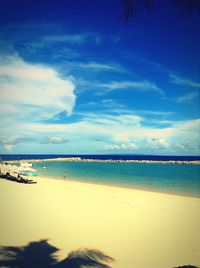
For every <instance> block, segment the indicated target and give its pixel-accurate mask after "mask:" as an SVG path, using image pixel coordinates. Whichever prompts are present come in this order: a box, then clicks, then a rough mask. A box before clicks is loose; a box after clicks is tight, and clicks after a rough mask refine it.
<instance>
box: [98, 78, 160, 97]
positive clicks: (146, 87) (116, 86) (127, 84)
mask: <svg viewBox="0 0 200 268" xmlns="http://www.w3.org/2000/svg"><path fill="white" fill-rule="evenodd" d="M98 86H99V87H101V88H105V89H106V90H107V91H111V90H121V89H130V90H138V91H144V92H145V91H156V92H157V93H159V94H164V91H163V90H162V89H160V88H159V87H158V86H157V85H156V84H154V83H151V82H149V81H147V80H142V81H120V82H119V81H113V82H111V83H106V84H99V85H98Z"/></svg>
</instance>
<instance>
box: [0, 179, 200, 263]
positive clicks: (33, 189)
mask: <svg viewBox="0 0 200 268" xmlns="http://www.w3.org/2000/svg"><path fill="white" fill-rule="evenodd" d="M34 179H35V178H34ZM36 180H37V181H38V183H37V184H30V185H29V184H20V183H16V182H10V181H6V180H3V179H0V222H1V224H0V244H1V245H4V246H6V245H10V246H22V245H25V244H27V243H29V242H31V241H38V240H41V239H49V243H50V244H52V245H54V246H56V247H58V248H60V249H61V251H60V256H59V257H60V258H63V257H65V256H66V255H67V254H68V253H69V252H70V251H71V250H75V249H78V248H85V247H86V248H95V249H99V250H101V251H103V252H104V253H106V254H108V255H109V256H111V257H113V258H114V259H115V260H116V261H115V263H113V265H112V267H116V268H133V267H136V268H146V267H148V268H162V267H163V268H165V267H166V268H169V267H174V266H178V265H183V264H193V265H197V266H198V265H199V264H200V228H199V226H200V198H192V197H185V196H176V195H169V194H162V193H155V192H147V191H140V190H134V189H125V188H119V187H112V186H104V185H96V184H88V183H80V182H73V181H67V180H66V181H64V180H63V181H62V180H54V179H47V178H41V177H37V179H36Z"/></svg>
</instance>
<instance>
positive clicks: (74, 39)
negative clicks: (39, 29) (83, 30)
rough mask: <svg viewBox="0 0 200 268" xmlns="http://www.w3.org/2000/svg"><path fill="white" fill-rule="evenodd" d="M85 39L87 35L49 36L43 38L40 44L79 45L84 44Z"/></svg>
mask: <svg viewBox="0 0 200 268" xmlns="http://www.w3.org/2000/svg"><path fill="white" fill-rule="evenodd" d="M87 37H88V35H87V34H64V35H49V36H45V37H43V38H42V42H47V43H49V42H50V43H72V44H80V43H83V42H85V41H86V39H87Z"/></svg>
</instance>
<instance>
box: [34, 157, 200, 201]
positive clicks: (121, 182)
mask: <svg viewBox="0 0 200 268" xmlns="http://www.w3.org/2000/svg"><path fill="white" fill-rule="evenodd" d="M44 166H46V167H47V168H46V169H44ZM35 168H36V169H37V171H38V173H39V175H40V176H46V177H55V178H57V179H63V178H64V177H66V179H67V177H68V178H70V180H71V179H73V180H75V181H85V182H93V183H99V184H107V185H117V186H123V187H132V188H137V189H146V190H151V191H161V192H168V193H174V194H184V195H192V196H198V197H200V165H190V164H153V163H152V164H147V163H124V162H123V163H116V162H115V163H108V162H43V163H36V165H35ZM65 171H66V172H67V173H66V176H65V175H64V172H65Z"/></svg>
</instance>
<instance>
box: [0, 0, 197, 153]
mask: <svg viewBox="0 0 200 268" xmlns="http://www.w3.org/2000/svg"><path fill="white" fill-rule="evenodd" d="M158 2H159V3H158V5H157V8H156V10H154V11H152V12H147V11H144V10H141V12H140V13H139V14H138V16H136V17H135V18H133V19H132V20H131V21H130V22H129V23H128V24H127V23H125V22H124V21H123V19H122V18H121V14H122V12H123V6H122V1H120V0H119V1H117V0H110V1H105V0H103V1H102V0H101V1H100V0H96V1H89V0H77V1H71V0H68V1H64V0H63V1H59V2H58V1H42V3H39V1H30V2H25V1H22V0H20V1H17V3H13V1H1V4H0V152H1V153H30V154H33V153H50V154H52V153H55V154H59V153H60V154H84V153H85V154H90V153H91V154H122V153H123V154H127V153H128V154H138V153H140V154H168V155H200V134H199V133H200V131H199V130H200V108H199V107H200V106H199V105H200V50H199V47H200V30H199V27H198V25H199V22H200V16H199V14H196V13H195V12H194V13H193V15H192V16H190V15H189V14H188V13H187V12H186V11H184V10H179V9H176V8H174V7H172V6H171V5H170V4H169V1H164V0H163V1H158Z"/></svg>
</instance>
